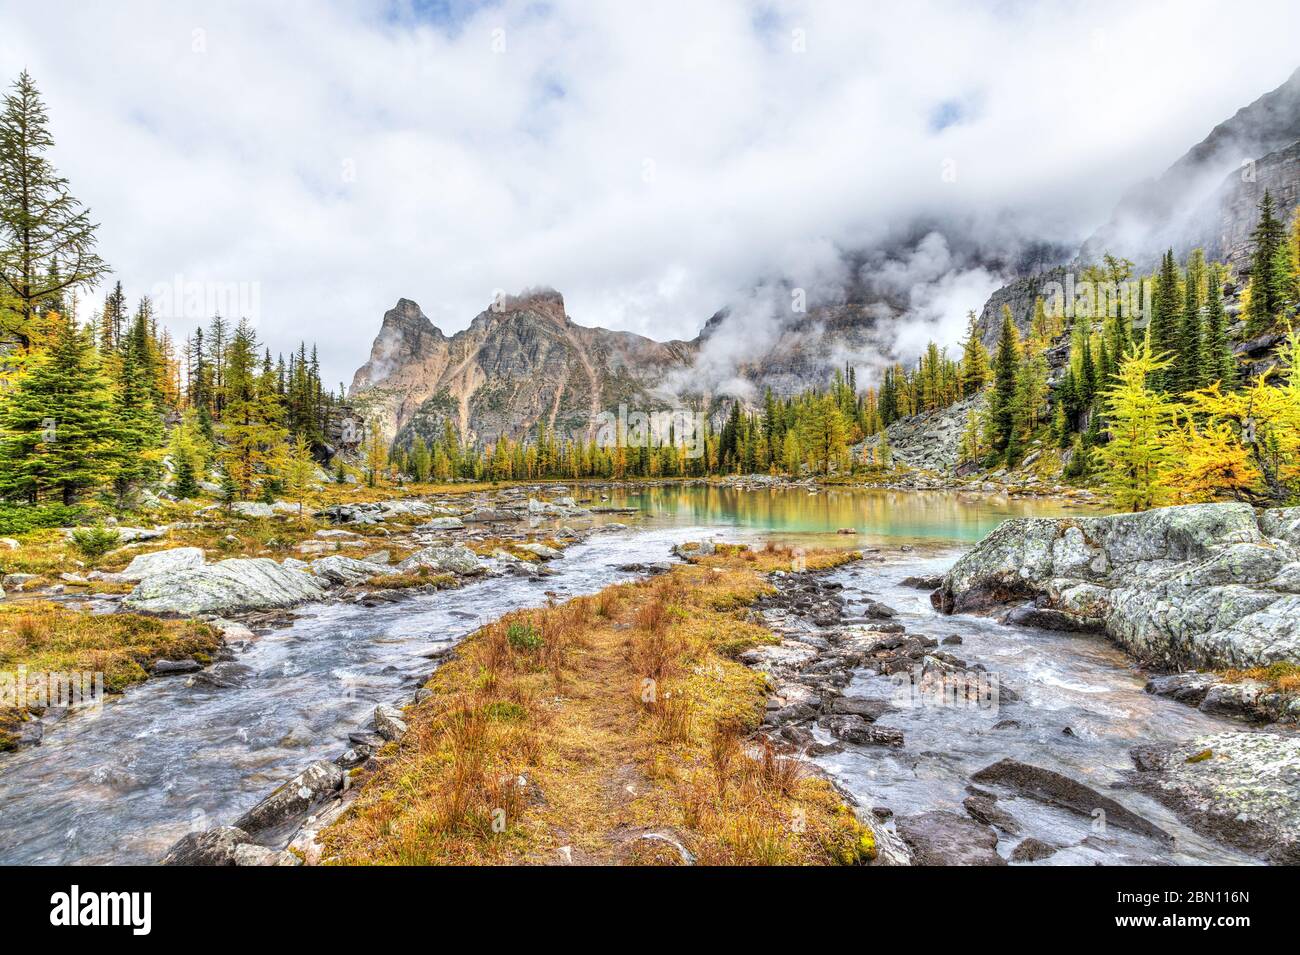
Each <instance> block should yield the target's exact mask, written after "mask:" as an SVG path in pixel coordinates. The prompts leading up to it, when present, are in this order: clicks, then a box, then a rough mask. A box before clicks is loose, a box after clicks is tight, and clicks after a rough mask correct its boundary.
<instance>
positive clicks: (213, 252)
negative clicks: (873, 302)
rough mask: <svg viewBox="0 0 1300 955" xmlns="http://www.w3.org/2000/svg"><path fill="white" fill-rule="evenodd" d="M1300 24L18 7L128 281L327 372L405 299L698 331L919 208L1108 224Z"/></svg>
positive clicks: (523, 7)
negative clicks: (231, 323) (197, 301)
mask: <svg viewBox="0 0 1300 955" xmlns="http://www.w3.org/2000/svg"><path fill="white" fill-rule="evenodd" d="M1297 36H1300V4H1296V3H1295V2H1294V0H1278V2H1260V3H1240V2H1238V3H1234V4H1227V3H1220V4H1210V3H1195V2H1186V0H1180V2H1176V3H1143V2H1138V0H1124V2H1116V3H1106V2H1087V3H1078V4H1047V3H1040V4H1029V3H1015V2H1002V3H985V4H979V5H977V4H975V3H971V2H961V3H952V4H946V3H936V4H927V3H918V2H912V0H909V2H906V3H899V4H886V3H870V2H847V0H840V2H830V3H817V2H812V3H805V2H790V3H780V4H767V3H753V2H741V0H687V2H682V3H673V2H658V0H657V2H655V3H645V2H635V0H588V2H567V0H556V2H551V3H523V2H519V3H515V2H503V3H494V4H485V5H472V4H461V3H456V2H452V3H414V4H411V3H373V4H367V3H361V2H347V3H342V2H341V3H329V2H323V0H322V2H312V3H290V2H274V3H270V2H231V0H222V2H216V0H212V2H206V3H186V2H181V0H165V2H157V3H146V2H132V0H118V2H113V3H107V2H103V3H85V2H56V0H43V2H39V3H37V2H29V0H26V2H25V0H3V3H0V68H2V70H3V73H4V75H5V76H6V77H7V78H12V77H13V76H14V75H15V74H16V73H17V72H18V71H19V70H20V69H22V68H23V67H26V68H28V69H29V70H30V71H31V73H32V75H33V77H34V78H35V80H36V82H37V84H38V86H39V87H40V89H41V90H42V91H43V93H44V95H45V98H46V101H47V105H48V107H49V109H50V113H51V118H52V126H53V131H54V136H55V139H56V143H57V147H56V151H55V153H54V160H55V162H56V164H57V165H58V166H59V168H60V169H61V170H62V172H63V173H64V174H65V175H66V176H67V177H68V178H69V179H70V181H71V184H72V188H73V191H74V193H75V194H76V195H77V196H78V197H79V198H81V199H82V200H83V201H84V202H86V203H87V204H88V205H89V206H90V207H91V208H92V210H93V212H94V215H95V217H96V218H97V219H98V220H99V221H100V222H101V223H102V229H101V232H100V237H101V241H100V245H101V252H102V254H103V255H104V257H105V258H106V259H108V261H109V262H110V263H111V264H112V265H113V266H114V269H115V274H116V276H117V277H118V278H120V279H121V280H122V281H123V283H124V284H125V286H126V288H127V290H128V294H130V295H131V296H132V297H133V298H134V297H136V296H138V295H140V294H142V293H155V294H157V293H158V292H159V290H160V289H161V288H163V287H171V288H175V287H176V283H177V282H178V281H179V282H181V283H183V284H182V286H181V287H182V289H184V290H187V291H189V292H190V293H193V291H194V290H195V289H199V290H217V289H227V290H233V289H235V288H238V289H241V290H242V292H243V299H244V301H245V302H246V303H248V305H249V307H256V308H257V310H258V315H257V318H258V324H259V329H260V334H261V335H262V337H263V339H264V340H266V341H267V342H268V343H269V344H270V345H271V347H272V348H273V349H275V350H280V349H285V350H287V349H289V348H291V347H293V345H294V344H296V342H297V341H298V339H300V338H306V339H308V340H309V341H310V340H315V341H317V342H318V343H319V345H320V350H321V357H322V360H323V363H324V371H325V375H326V377H327V380H330V381H338V380H347V381H350V380H351V375H352V372H353V371H354V370H355V368H356V367H357V366H358V365H359V364H361V363H362V362H363V361H364V360H365V357H366V354H367V352H368V350H369V346H370V342H371V339H372V338H373V337H374V334H375V332H376V330H377V329H378V327H379V322H380V319H381V316H382V315H383V313H384V311H385V310H387V309H388V308H390V307H391V306H392V305H393V303H394V302H395V301H396V300H397V298H398V297H402V296H404V297H407V298H412V299H414V300H415V301H417V302H419V304H420V305H421V307H422V308H423V309H424V311H425V313H426V314H428V315H429V316H430V317H431V318H432V319H433V320H434V322H435V323H436V324H437V325H439V327H441V328H442V329H443V330H444V331H447V332H448V333H450V332H452V331H455V330H457V329H460V328H463V327H464V326H465V325H467V324H468V323H469V320H470V319H471V318H472V317H473V316H474V315H475V314H476V313H477V312H479V311H480V310H481V309H483V308H484V307H485V306H486V305H487V303H488V302H489V301H490V299H491V297H492V295H493V291H494V290H495V289H504V290H507V291H515V290H518V289H521V288H524V287H528V286H533V285H550V286H553V287H555V288H558V289H559V290H560V291H561V292H563V293H564V296H565V299H566V303H567V306H568V312H569V314H570V315H571V316H572V317H573V318H574V320H575V321H577V322H579V323H580V324H585V325H605V326H607V327H612V328H625V329H630V330H633V331H638V332H641V333H644V334H648V335H651V336H653V337H657V338H661V339H662V338H669V337H681V338H689V337H692V336H694V335H695V334H696V332H697V331H698V329H699V326H700V325H701V324H702V323H703V321H704V320H705V319H707V318H708V316H709V315H710V314H711V313H712V312H714V311H715V310H716V309H717V308H719V307H720V306H722V305H724V304H726V303H727V302H728V301H729V300H734V299H735V297H736V296H737V295H738V294H740V293H741V292H742V290H744V289H746V288H748V287H749V286H751V285H752V284H754V283H755V282H757V281H760V280H761V279H762V278H764V277H766V276H772V275H779V276H785V277H789V278H791V279H792V280H794V281H795V282H800V281H807V282H812V281H814V276H815V273H816V272H817V271H818V270H819V269H822V268H824V267H825V265H826V263H827V262H828V261H829V260H830V259H832V258H834V255H835V250H836V249H838V248H843V247H847V246H860V245H862V244H863V243H864V242H865V241H868V240H869V237H870V236H871V235H873V234H876V233H877V232H878V231H879V230H880V229H881V228H882V227H884V226H887V225H891V224H897V223H898V222H901V221H905V220H907V219H909V218H910V217H912V216H914V215H915V214H917V213H931V214H947V213H952V212H962V213H968V212H974V213H978V214H980V215H984V216H988V217H990V218H1004V219H1005V220H1006V221H1010V222H1015V223H1017V228H1022V227H1023V228H1024V229H1026V230H1029V231H1034V232H1039V233H1042V234H1044V235H1050V236H1051V237H1053V238H1057V239H1060V240H1063V241H1069V240H1078V239H1081V238H1082V237H1083V236H1084V235H1085V234H1086V233H1087V232H1088V231H1090V230H1091V229H1092V228H1093V227H1094V226H1096V225H1097V224H1099V223H1100V222H1101V221H1103V220H1104V219H1105V218H1106V216H1107V214H1108V213H1109V211H1110V207H1111V205H1112V203H1113V202H1114V200H1115V199H1116V198H1117V197H1118V195H1119V194H1120V193H1121V192H1122V191H1123V190H1124V189H1126V188H1127V187H1128V186H1130V185H1132V184H1133V183H1134V182H1136V181H1138V180H1140V179H1142V178H1144V177H1148V176H1153V175H1156V174H1158V173H1159V172H1160V171H1162V170H1163V169H1164V168H1165V167H1166V166H1167V165H1168V164H1169V163H1171V162H1172V161H1173V160H1174V159H1176V158H1177V157H1178V156H1179V155H1181V154H1182V152H1183V151H1184V150H1185V149H1186V148H1187V147H1188V146H1190V145H1192V144H1193V143H1195V142H1196V141H1198V140H1200V139H1201V138H1202V137H1203V136H1204V135H1205V134H1206V133H1207V132H1208V131H1209V130H1210V128H1211V127H1213V126H1214V125H1215V124H1216V123H1218V122H1220V121H1221V120H1223V119H1225V118H1227V117H1228V116H1230V115H1231V114H1232V113H1233V112H1234V111H1235V110H1236V109H1237V108H1238V107H1240V106H1243V105H1245V104H1247V103H1249V102H1250V101H1251V100H1253V99H1255V98H1256V97H1258V96H1259V95H1260V94H1262V93H1264V92H1266V91H1267V90H1270V89H1272V88H1274V87H1276V86H1277V85H1278V84H1280V83H1282V82H1283V81H1284V80H1285V79H1286V78H1287V76H1288V75H1289V74H1290V73H1291V72H1292V70H1293V69H1294V68H1295V67H1296V66H1297V65H1298V64H1300V52H1298V51H1297V47H1296V42H1295V40H1296V37H1297ZM945 171H947V173H948V174H947V175H945V174H944V173H945ZM1022 224H1023V225H1022ZM805 276H807V278H806V279H805ZM184 283H198V284H196V285H191V284H184ZM235 283H242V284H240V285H236V284H235ZM968 284H971V285H972V287H970V288H968V289H967V288H965V287H964V286H962V285H961V283H958V284H957V287H959V288H962V289H963V291H962V295H968V296H970V297H971V298H972V299H974V298H979V296H980V295H982V294H983V293H984V289H983V288H982V286H981V283H979V282H976V283H968ZM98 298H99V296H98V295H97V296H96V297H95V299H94V300H92V301H90V302H83V303H82V315H83V317H87V316H88V313H89V311H90V310H91V309H93V308H94V307H95V306H96V305H97V304H98ZM164 298H166V296H165V295H164ZM189 304H190V308H189V309H188V311H189V312H191V313H192V311H193V304H194V303H193V301H191V302H190V303H189ZM981 304H982V299H980V300H979V301H973V300H972V301H970V302H969V303H965V304H961V305H960V308H961V310H962V311H964V309H965V308H978V307H979V306H980V305H981ZM953 307H958V306H957V305H956V304H954V306H953ZM169 310H170V311H172V312H173V313H176V314H177V318H176V321H175V324H176V325H178V326H181V330H182V331H185V330H187V329H188V327H191V326H192V324H193V322H192V321H191V319H192V318H193V317H195V316H193V315H192V314H189V315H187V308H186V304H185V303H184V302H183V301H182V302H180V303H176V302H172V303H171V305H170V309H169Z"/></svg>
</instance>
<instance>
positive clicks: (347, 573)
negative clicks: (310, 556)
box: [311, 554, 396, 587]
mask: <svg viewBox="0 0 1300 955" xmlns="http://www.w3.org/2000/svg"><path fill="white" fill-rule="evenodd" d="M395 571H396V569H395V568H393V567H389V566H388V565H387V564H377V563H372V562H370V561H368V560H357V559H356V558H355V557H343V556H341V555H339V554H335V555H333V556H330V557H321V558H318V559H317V560H313V561H312V562H311V572H312V573H313V574H315V575H316V576H317V577H320V578H322V579H323V580H328V581H329V582H330V583H332V584H343V585H344V586H347V587H351V586H355V585H356V584H364V583H365V582H366V581H367V580H370V579H371V578H372V577H378V576H380V575H382V574H391V573H395Z"/></svg>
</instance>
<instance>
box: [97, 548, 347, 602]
mask: <svg viewBox="0 0 1300 955" xmlns="http://www.w3.org/2000/svg"><path fill="white" fill-rule="evenodd" d="M324 595H325V588H324V587H322V586H321V583H320V581H318V580H317V579H316V578H315V577H313V576H312V575H311V574H304V573H303V572H302V571H299V570H292V569H290V568H287V567H282V566H280V565H279V564H277V563H276V562H275V561H273V560H271V559H270V558H269V557H251V558H249V557H233V558H231V559H230V560H223V561H220V562H218V563H215V564H206V565H204V566H202V567H194V568H190V569H188V570H176V571H171V572H168V573H164V574H156V575H154V576H152V577H148V578H146V579H145V580H142V581H141V582H140V583H139V584H137V585H136V587H135V589H134V590H133V591H131V593H129V594H128V595H127V597H126V599H125V600H124V601H123V603H124V605H125V606H126V608H127V609H128V610H134V611H137V612H140V613H158V614H179V615H181V616H196V615H198V614H205V613H215V614H226V613H237V612H239V611H242V610H268V609H271V608H275V607H291V606H293V605H295V604H300V603H304V602H306V601H308V600H318V599H320V598H321V597H323V596H324Z"/></svg>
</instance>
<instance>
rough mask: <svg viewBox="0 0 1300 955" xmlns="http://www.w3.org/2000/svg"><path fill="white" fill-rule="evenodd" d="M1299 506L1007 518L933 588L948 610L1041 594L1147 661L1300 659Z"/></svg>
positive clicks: (1179, 664) (1244, 663) (1054, 607)
mask: <svg viewBox="0 0 1300 955" xmlns="http://www.w3.org/2000/svg"><path fill="white" fill-rule="evenodd" d="M1292 512H1300V509H1297V508H1287V509H1274V510H1268V511H1264V512H1262V514H1260V515H1259V516H1258V517H1257V516H1256V513H1255V511H1254V509H1253V508H1251V507H1250V506H1249V505H1248V504H1242V503H1220V504H1185V505H1181V506H1178V507H1164V508H1157V509H1155V510H1151V511H1144V512H1142V513H1137V514H1112V515H1108V516H1105V517H1075V518H1016V519H1014V520H1009V521H1004V522H1003V523H1002V524H1000V525H999V526H998V527H997V529H995V530H994V531H993V532H992V533H991V534H989V535H988V536H987V537H985V538H984V539H983V540H981V541H980V542H979V543H978V544H976V545H975V547H974V548H972V549H971V550H970V551H968V552H967V553H966V554H965V555H963V556H962V557H961V559H960V560H958V561H957V563H956V564H954V565H953V567H952V569H951V570H950V571H948V573H947V574H946V575H945V577H944V580H943V585H942V586H941V587H940V588H939V590H938V591H936V592H935V593H934V594H933V595H932V598H931V599H932V600H933V602H934V604H935V606H936V607H938V608H939V609H940V610H942V611H943V612H944V613H956V612H969V611H980V610H987V609H990V608H992V607H995V606H998V605H1001V604H1005V603H1009V602H1012V601H1021V600H1025V599H1035V600H1036V601H1037V603H1038V607H1037V609H1040V610H1051V611H1055V612H1057V613H1059V614H1061V615H1063V616H1062V617H1060V618H1056V617H1054V618H1053V621H1054V622H1055V623H1057V624H1058V626H1063V625H1064V621H1065V620H1066V619H1073V620H1075V621H1077V622H1078V624H1079V625H1080V627H1087V626H1091V625H1093V624H1094V623H1096V624H1097V625H1100V626H1102V627H1104V629H1105V631H1106V633H1107V634H1109V635H1110V637H1111V638H1112V639H1114V640H1115V641H1116V642H1117V643H1119V644H1120V645H1121V646H1122V647H1124V648H1125V649H1126V650H1128V651H1129V652H1131V653H1133V654H1134V655H1135V656H1137V657H1138V658H1139V659H1142V660H1144V661H1148V662H1151V663H1157V664H1160V665H1162V666H1165V667H1170V668H1187V667H1209V668H1215V669H1221V668H1228V667H1239V668H1248V667H1254V666H1266V665H1268V664H1270V663H1275V662H1279V661H1291V662H1300V592H1297V587H1296V586H1294V584H1293V582H1294V581H1297V580H1300V534H1298V533H1297V532H1296V530H1295V528H1296V526H1297V524H1300V513H1297V514H1294V515H1293V513H1292Z"/></svg>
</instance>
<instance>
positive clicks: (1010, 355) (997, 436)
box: [986, 305, 1020, 455]
mask: <svg viewBox="0 0 1300 955" xmlns="http://www.w3.org/2000/svg"><path fill="white" fill-rule="evenodd" d="M1019 365H1020V335H1019V333H1018V332H1017V331H1016V323H1015V322H1014V321H1013V320H1012V318H1011V309H1010V307H1008V306H1006V305H1003V306H1002V330H1001V332H1000V334H999V335H998V345H997V349H996V350H995V351H994V353H993V392H992V394H991V395H990V396H989V411H988V419H987V420H988V427H989V436H988V441H987V442H986V443H987V444H988V445H989V446H990V447H991V448H992V449H993V451H995V452H997V453H999V454H1004V455H1005V454H1006V453H1007V451H1008V449H1009V448H1011V447H1012V444H1013V439H1014V436H1015V430H1016V417H1015V415H1016V370H1017V369H1018V367H1019Z"/></svg>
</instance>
